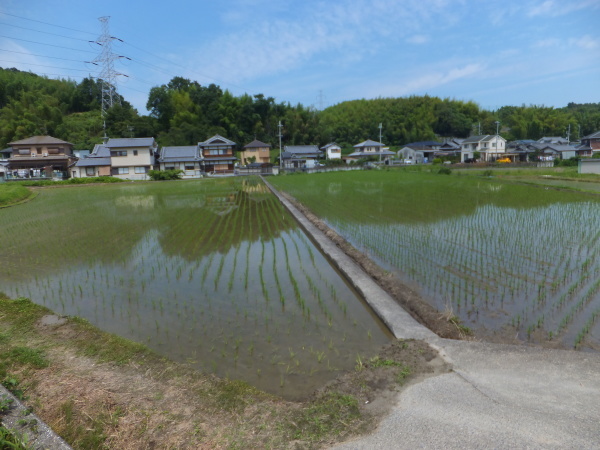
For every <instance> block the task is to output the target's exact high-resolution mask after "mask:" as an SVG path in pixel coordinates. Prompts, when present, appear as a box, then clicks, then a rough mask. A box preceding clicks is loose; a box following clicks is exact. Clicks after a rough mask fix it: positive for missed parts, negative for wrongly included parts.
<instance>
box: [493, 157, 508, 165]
mask: <svg viewBox="0 0 600 450" xmlns="http://www.w3.org/2000/svg"><path fill="white" fill-rule="evenodd" d="M496 162H497V163H501V164H504V163H511V162H512V161H511V159H510V158H500V159H497V160H496Z"/></svg>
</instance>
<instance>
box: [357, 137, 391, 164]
mask: <svg viewBox="0 0 600 450" xmlns="http://www.w3.org/2000/svg"><path fill="white" fill-rule="evenodd" d="M354 148H355V149H356V151H354V152H353V153H350V154H349V155H348V156H347V157H346V161H347V162H348V161H352V160H358V159H362V158H368V157H370V156H375V157H379V159H380V160H386V159H389V158H391V157H392V156H395V155H396V154H395V153H394V152H390V151H389V149H387V148H386V147H385V145H384V144H382V143H381V142H376V141H372V140H371V139H367V140H366V141H364V142H361V143H360V144H356V145H355V146H354Z"/></svg>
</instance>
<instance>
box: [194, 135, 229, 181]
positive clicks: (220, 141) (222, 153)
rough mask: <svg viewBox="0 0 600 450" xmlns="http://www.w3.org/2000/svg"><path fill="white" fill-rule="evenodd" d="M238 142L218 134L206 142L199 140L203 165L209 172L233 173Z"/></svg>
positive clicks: (206, 171) (205, 170)
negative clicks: (234, 150) (235, 148)
mask: <svg viewBox="0 0 600 450" xmlns="http://www.w3.org/2000/svg"><path fill="white" fill-rule="evenodd" d="M235 146H236V143H235V142H233V141H230V140H229V139H226V138H224V137H223V136H220V135H218V134H216V135H214V136H213V137H211V138H210V139H207V140H206V141H204V142H199V143H198V147H199V148H200V151H201V152H202V153H201V154H202V166H203V168H204V172H205V173H207V174H214V175H216V174H232V173H233V168H234V163H235V161H236V157H235V156H234V155H233V148H234V147H235Z"/></svg>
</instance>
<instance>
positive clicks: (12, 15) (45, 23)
mask: <svg viewBox="0 0 600 450" xmlns="http://www.w3.org/2000/svg"><path fill="white" fill-rule="evenodd" d="M0 14H4V15H5V16H11V17H16V18H18V19H23V20H29V21H31V22H37V23H43V24H44V25H50V26H51V27H57V28H64V29H65V30H71V31H77V32H78V33H85V34H91V35H92V36H96V34H95V33H90V32H89V31H83V30H77V29H75V28H69V27H65V26H62V25H54V24H53V23H48V22H43V21H41V20H35V19H28V18H27V17H23V16H17V15H16V14H9V13H7V12H2V13H0Z"/></svg>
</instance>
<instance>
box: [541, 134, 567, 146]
mask: <svg viewBox="0 0 600 450" xmlns="http://www.w3.org/2000/svg"><path fill="white" fill-rule="evenodd" d="M536 142H538V143H539V144H556V145H569V140H568V139H567V138H563V137H560V136H544V137H543V138H540V139H538V140H537V141H536Z"/></svg>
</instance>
